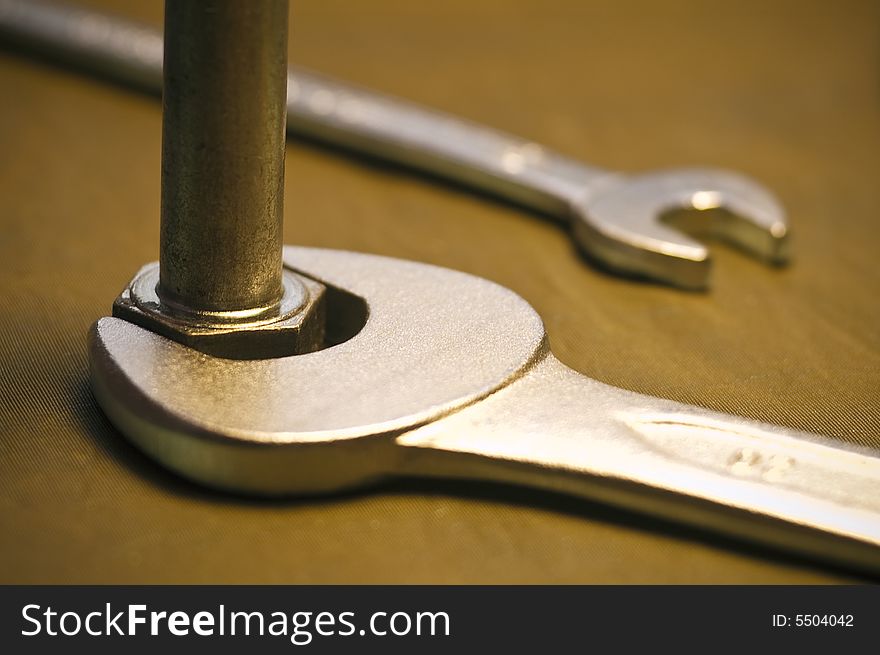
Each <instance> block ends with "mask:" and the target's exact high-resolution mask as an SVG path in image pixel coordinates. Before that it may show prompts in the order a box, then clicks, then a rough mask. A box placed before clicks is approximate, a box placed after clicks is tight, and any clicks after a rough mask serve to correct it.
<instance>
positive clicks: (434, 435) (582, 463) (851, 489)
mask: <svg viewBox="0 0 880 655" xmlns="http://www.w3.org/2000/svg"><path fill="white" fill-rule="evenodd" d="M499 417H500V418H499ZM398 443H399V444H400V445H401V446H403V447H404V450H405V451H407V450H409V452H408V453H407V454H406V456H405V457H404V460H403V461H404V463H403V465H402V469H403V471H402V472H403V473H405V474H409V473H417V474H419V475H434V476H441V477H452V478H467V479H478V480H486V479H491V480H495V481H499V482H506V483H515V484H522V485H527V486H532V487H537V488H543V489H549V490H552V491H557V492H564V493H567V494H571V495H575V496H580V497H584V498H588V499H591V500H596V501H600V502H603V503H608V504H612V505H617V506H621V507H625V508H627V509H631V510H634V511H636V512H639V513H648V514H651V515H653V516H659V517H665V518H667V519H670V520H672V521H675V522H679V523H685V524H690V525H693V526H696V527H698V528H700V529H703V530H707V531H710V532H715V533H722V534H728V535H732V536H734V537H738V538H744V539H746V540H748V541H752V542H758V543H762V544H766V545H770V546H772V547H776V548H782V549H784V550H786V551H794V552H800V553H803V554H806V555H809V556H811V557H814V558H819V559H822V560H826V561H833V562H835V563H839V564H845V565H848V566H854V567H858V568H861V569H867V570H870V571H872V572H880V457H878V455H877V453H876V452H874V451H865V450H860V449H857V448H854V447H853V448H847V447H845V446H843V445H842V444H840V443H839V442H836V441H833V440H831V439H828V438H826V437H820V436H818V435H812V434H808V433H800V432H796V431H793V430H789V429H786V428H781V427H779V426H774V425H765V424H761V423H757V422H754V421H750V420H747V419H743V418H739V417H736V416H729V415H725V414H720V413H715V412H711V411H708V410H702V409H699V408H696V407H689V406H687V405H682V404H678V403H674V402H672V401H668V400H662V399H658V398H651V397H648V396H643V395H640V394H636V393H633V392H629V391H625V390H622V389H618V388H615V387H610V386H608V385H605V384H602V383H600V382H597V381H595V380H591V379H590V378H587V377H585V376H583V375H581V374H579V373H577V372H575V371H573V370H571V369H569V368H568V367H566V366H564V365H563V364H561V363H560V362H559V361H558V360H556V359H555V358H554V357H553V356H552V355H548V356H547V357H545V358H544V359H543V360H542V361H540V362H538V363H537V364H536V365H535V366H534V368H533V369H531V371H529V372H528V373H526V374H525V375H524V376H523V377H522V378H520V379H519V380H517V381H515V382H513V383H511V384H510V385H509V386H507V387H505V388H503V389H501V390H500V391H498V392H496V393H494V394H492V395H491V396H489V397H488V398H486V399H484V400H483V401H481V402H480V403H477V404H476V405H473V406H472V407H469V408H466V409H464V410H461V411H459V412H456V413H454V414H451V415H449V416H447V417H446V418H443V419H441V420H439V421H436V422H435V423H432V424H429V425H426V426H424V427H421V428H418V429H416V430H413V431H412V432H410V433H408V434H404V435H402V436H401V437H399V438H398Z"/></svg>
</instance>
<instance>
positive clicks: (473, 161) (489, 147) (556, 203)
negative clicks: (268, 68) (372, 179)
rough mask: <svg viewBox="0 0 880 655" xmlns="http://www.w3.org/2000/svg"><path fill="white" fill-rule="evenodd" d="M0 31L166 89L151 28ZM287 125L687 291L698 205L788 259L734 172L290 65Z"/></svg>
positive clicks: (730, 230)
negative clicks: (552, 139) (620, 152)
mask: <svg viewBox="0 0 880 655" xmlns="http://www.w3.org/2000/svg"><path fill="white" fill-rule="evenodd" d="M0 36H2V37H3V38H4V39H5V40H7V41H12V42H16V43H18V44H20V45H24V46H27V47H31V48H36V49H37V50H38V51H39V52H40V53H42V54H45V55H49V56H52V57H55V58H57V59H60V60H61V61H62V62H64V63H73V64H77V65H79V66H82V67H85V68H87V69H90V70H94V71H97V72H99V73H102V74H104V75H107V76H110V77H112V78H113V79H115V80H118V81H122V82H125V83H127V84H132V85H135V86H137V87H140V88H143V89H145V90H148V91H151V92H160V91H161V85H162V70H161V69H162V35H161V33H160V32H159V31H157V30H154V29H152V28H149V27H146V26H143V25H139V24H136V23H132V22H130V21H127V20H124V19H121V18H116V17H111V16H107V15H104V14H101V13H98V12H95V11H91V10H87V9H80V8H74V7H69V6H63V5H54V4H49V3H45V2H41V1H40V0H0ZM287 126H288V130H289V131H290V132H292V133H299V134H303V135H306V136H308V137H310V138H317V139H319V140H322V141H326V142H330V143H332V144H335V145H340V146H343V147H345V148H348V149H351V150H354V151H357V152H361V153H367V154H370V155H373V156H377V157H380V158H382V159H385V160H389V161H392V162H396V163H400V164H404V165H406V166H410V167H413V168H416V169H419V170H422V171H427V172H430V173H432V174H436V175H439V176H442V177H444V178H448V179H451V180H454V181H457V182H460V183H463V184H465V185H467V186H469V187H473V188H476V189H479V190H482V191H487V192H490V193H492V194H494V195H496V196H500V197H502V198H505V199H508V200H511V201H514V202H516V203H518V204H520V205H524V206H526V207H529V208H532V209H535V210H538V211H539V212H541V213H543V214H547V215H551V216H555V217H558V218H560V219H561V220H563V221H565V222H566V223H567V224H568V225H569V226H570V228H571V233H572V235H573V237H574V239H575V241H576V242H577V244H578V246H579V247H580V248H581V249H582V250H583V251H584V252H585V253H586V254H587V255H589V256H590V257H591V258H593V259H594V260H596V261H598V262H599V263H601V264H602V265H603V266H604V267H606V268H608V269H610V270H613V271H618V272H621V273H624V274H630V275H637V276H644V277H648V278H652V279H656V280H660V281H663V282H666V283H669V284H672V285H675V286H679V287H683V288H689V289H702V288H706V287H707V286H708V284H709V273H710V257H709V251H708V249H707V248H706V247H705V246H704V245H702V244H701V243H699V242H697V241H695V240H694V239H692V238H691V237H689V236H687V235H686V234H684V233H682V232H681V231H679V230H678V229H675V228H674V227H673V226H672V225H671V224H669V223H667V222H666V221H665V220H664V218H666V217H667V216H671V215H674V214H677V213H680V212H683V211H689V212H693V211H697V212H704V213H705V216H701V217H700V218H701V219H705V220H706V223H707V226H708V228H709V230H710V231H711V232H712V233H714V234H716V235H717V236H719V237H721V238H723V239H725V240H727V241H729V242H731V243H733V244H735V245H737V246H739V247H740V248H742V249H743V250H745V251H747V252H750V253H752V254H754V255H756V256H758V257H760V258H762V259H763V260H765V261H767V262H770V263H775V264H779V263H784V262H785V261H786V259H787V257H788V238H787V237H788V227H787V223H786V218H785V212H784V211H783V209H782V207H781V206H780V204H779V202H778V201H777V200H776V198H775V197H774V196H773V195H772V194H771V193H769V192H768V191H767V190H766V189H764V188H763V187H761V186H760V185H758V184H756V183H755V182H753V181H752V180H750V179H748V178H746V177H744V176H741V175H738V174H736V173H732V172H729V171H723V170H715V169H704V168H693V169H673V170H667V171H658V172H650V173H643V174H637V175H623V174H617V173H611V172H607V171H603V170H600V169H598V168H593V167H591V166H587V165H584V164H582V163H580V162H578V161H575V160H573V159H569V158H567V157H564V156H562V155H558V154H555V153H553V152H551V151H549V150H548V149H546V148H544V147H542V146H540V145H539V144H537V143H534V142H531V141H528V140H524V139H520V138H518V137H514V136H510V135H507V134H504V133H502V132H499V131H496V130H493V129H491V128H486V127H482V126H479V125H476V124H473V123H470V122H468V121H464V120H461V119H458V118H454V117H451V116H446V115H443V114H440V113H437V112H433V111H430V110H427V109H423V108H420V107H418V106H415V105H412V104H408V103H405V102H402V101H400V100H396V99H392V98H389V97H386V96H382V95H379V94H376V93H373V92H370V91H366V90H364V89H358V88H356V87H353V86H348V85H345V84H342V83H340V82H337V81H334V80H331V79H329V78H327V77H323V76H320V75H316V74H314V73H310V72H307V71H302V70H297V69H293V68H291V69H290V72H289V75H288V101H287Z"/></svg>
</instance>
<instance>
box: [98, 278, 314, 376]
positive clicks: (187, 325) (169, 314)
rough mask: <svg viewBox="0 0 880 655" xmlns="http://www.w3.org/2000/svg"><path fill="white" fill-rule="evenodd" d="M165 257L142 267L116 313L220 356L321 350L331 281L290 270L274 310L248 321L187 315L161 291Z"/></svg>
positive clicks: (248, 356) (253, 356)
mask: <svg viewBox="0 0 880 655" xmlns="http://www.w3.org/2000/svg"><path fill="white" fill-rule="evenodd" d="M158 282H159V263H158V262H153V263H150V264H147V265H146V266H144V267H143V268H141V269H140V270H139V271H138V273H137V274H136V275H135V276H134V278H133V279H132V281H131V282H130V283H129V284H128V286H127V287H126V288H125V289H124V290H123V292H122V293H121V294H120V295H119V297H118V298H117V299H116V300H115V301H114V303H113V316H115V317H117V318H121V319H125V320H127V321H130V322H131V323H134V324H136V325H139V326H140V327H142V328H145V329H147V330H150V331H152V332H155V333H156V334H160V335H162V336H164V337H167V338H169V339H172V340H174V341H177V342H178V343H181V344H183V345H185V346H189V347H190V348H193V349H195V350H198V351H200V352H203V353H205V354H208V355H212V356H214V357H223V358H226V359H268V358H273V357H284V356H288V355H300V354H303V353H308V352H314V351H316V350H320V349H321V348H322V347H323V345H324V335H325V320H326V287H325V286H324V285H323V284H321V283H320V282H317V281H315V280H312V279H310V278H307V277H304V276H302V275H299V274H298V273H294V272H293V271H291V270H288V269H285V270H284V278H283V283H284V297H283V298H282V301H281V305H280V308H279V309H278V311H276V312H275V313H274V315H271V316H267V317H261V318H259V319H256V320H250V321H247V322H241V321H239V322H232V321H228V320H223V316H222V315H221V314H207V313H202V314H199V313H192V314H187V315H182V314H181V313H180V312H179V311H176V310H175V309H174V308H171V307H169V306H168V305H167V304H165V303H163V302H162V301H161V299H160V298H159V295H158V294H157V292H156V287H157V285H158Z"/></svg>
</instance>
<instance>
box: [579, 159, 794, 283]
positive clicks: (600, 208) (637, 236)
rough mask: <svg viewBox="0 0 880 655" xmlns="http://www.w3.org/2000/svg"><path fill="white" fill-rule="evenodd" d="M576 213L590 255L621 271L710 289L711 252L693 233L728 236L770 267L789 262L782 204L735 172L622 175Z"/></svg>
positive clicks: (581, 242) (581, 241)
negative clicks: (692, 236) (693, 236)
mask: <svg viewBox="0 0 880 655" xmlns="http://www.w3.org/2000/svg"><path fill="white" fill-rule="evenodd" d="M573 214H574V216H573V226H572V227H573V233H574V237H575V240H576V241H577V243H578V245H579V246H580V248H581V249H582V250H583V251H584V252H585V254H587V255H588V256H589V257H591V258H592V259H594V260H596V261H598V262H599V263H601V264H603V265H605V266H607V267H608V268H610V269H611V270H613V271H615V272H617V273H623V274H629V275H634V276H640V277H648V278H651V279H655V280H659V281H661V282H665V283H667V284H670V285H673V286H676V287H680V288H683V289H689V290H704V289H706V288H708V286H709V282H710V273H711V257H710V254H709V250H708V249H707V248H706V247H705V246H704V245H702V244H701V243H699V242H698V241H696V240H694V239H693V238H691V236H690V235H697V236H702V237H710V238H718V239H721V240H723V241H726V242H728V243H730V244H732V245H734V246H736V247H738V248H740V249H741V250H743V251H745V252H747V253H749V254H751V255H753V256H755V257H757V258H759V259H761V260H762V261H764V262H766V263H768V264H775V265H781V264H784V263H785V262H786V261H787V259H788V226H787V223H786V219H785V212H784V210H783V209H782V207H781V205H780V204H779V202H778V201H777V200H776V198H775V197H773V195H772V194H770V193H769V192H767V191H766V190H765V189H764V188H763V187H761V186H760V185H758V184H756V183H755V182H754V181H752V180H750V179H748V178H746V177H744V176H741V175H738V174H736V173H732V172H729V171H723V170H711V169H683V170H671V171H666V172H659V173H649V174H644V175H637V176H632V177H622V178H615V179H614V180H613V181H612V182H611V183H609V184H605V185H603V186H601V187H599V188H598V189H597V190H596V192H595V193H592V194H590V195H589V196H587V197H586V198H585V199H584V200H582V201H581V202H578V203H575V205H574V207H573ZM685 232H687V233H688V234H685Z"/></svg>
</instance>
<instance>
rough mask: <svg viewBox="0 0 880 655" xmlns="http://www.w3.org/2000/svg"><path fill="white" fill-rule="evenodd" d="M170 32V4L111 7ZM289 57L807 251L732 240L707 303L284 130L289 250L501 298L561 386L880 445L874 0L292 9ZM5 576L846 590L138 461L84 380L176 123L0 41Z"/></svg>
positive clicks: (643, 534)
mask: <svg viewBox="0 0 880 655" xmlns="http://www.w3.org/2000/svg"><path fill="white" fill-rule="evenodd" d="M90 4H96V5H103V6H105V7H108V8H113V9H115V10H116V11H119V12H123V13H125V14H127V15H130V16H132V17H136V18H140V19H143V20H147V21H150V22H153V23H156V24H159V23H160V22H161V12H162V7H161V3H157V2H130V3H117V4H118V5H119V6H118V7H113V4H114V3H112V2H110V1H109V0H107V1H105V2H92V3H90ZM293 4H294V6H293V8H292V12H291V21H292V23H291V24H292V32H291V39H292V40H291V52H290V56H291V60H292V61H294V62H296V63H298V64H302V65H306V66H309V67H312V68H314V69H317V70H320V71H323V72H326V73H329V74H333V75H336V76H338V77H341V78H343V79H346V80H349V81H351V82H355V83H358V84H362V85H366V86H372V87H375V88H376V89H380V90H382V91H385V92H387V93H392V94H396V95H400V96H403V97H407V98H409V99H412V100H415V101H418V102H421V103H425V104H428V105H433V106H436V107H438V108H440V109H444V110H447V111H450V112H454V113H457V114H460V115H463V116H466V117H469V118H471V119H475V120H477V121H481V122H485V123H489V124H491V125H494V126H496V127H499V128H503V129H505V130H508V131H511V132H514V133H517V134H521V135H523V136H528V137H531V138H534V139H536V140H537V141H539V142H542V143H544V144H546V145H548V146H550V147H552V148H555V149H558V150H560V151H562V152H563V153H565V154H568V155H571V156H574V157H579V158H582V159H584V160H587V161H591V162H595V163H598V164H601V165H604V166H609V167H613V168H619V169H621V170H633V171H635V170H641V169H650V168H656V167H668V166H677V165H689V164H708V165H717V166H723V167H728V168H733V169H740V170H742V171H744V172H747V173H749V174H750V175H753V176H754V177H756V178H757V179H759V180H762V181H763V182H765V183H766V184H767V185H768V186H769V187H770V188H772V189H774V190H776V191H777V192H778V194H779V195H780V196H781V198H782V200H783V202H784V203H785V205H786V206H787V208H788V211H789V212H790V215H791V221H792V224H793V228H794V237H795V243H794V246H795V255H796V261H795V262H794V264H793V265H792V266H791V267H790V268H788V269H787V270H781V271H780V270H772V269H768V268H765V267H763V266H762V265H760V264H758V263H756V262H755V261H753V260H751V259H748V258H746V257H744V256H742V255H740V254H738V253H736V252H732V251H731V250H728V249H726V248H717V249H716V250H715V257H716V268H715V273H716V274H715V282H714V289H713V291H712V292H711V293H709V294H688V293H682V292H677V291H674V290H671V289H667V288H664V287H660V286H654V285H649V284H636V283H633V282H629V281H625V280H620V279H615V278H612V277H609V276H607V275H605V274H603V273H601V272H598V271H596V270H594V269H592V268H590V267H588V266H586V265H585V264H584V263H583V262H582V261H581V260H580V259H579V258H578V257H577V256H576V254H575V253H574V252H573V249H572V246H571V245H570V244H569V242H568V241H567V239H566V237H565V235H564V233H563V231H562V230H561V229H559V228H558V227H557V226H556V225H553V224H552V223H550V222H546V221H542V220H540V219H538V218H536V217H534V216H530V215H529V214H527V213H524V212H522V211H519V210H517V209H514V208H510V207H506V206H504V205H502V204H498V203H494V202H491V201H488V200H486V199H484V198H481V197H478V196H474V195H471V194H468V193H466V192H462V191H461V190H458V189H455V188H452V187H443V186H436V185H434V184H433V183H430V182H429V181H426V180H424V179H422V178H420V177H418V176H413V175H408V174H401V173H400V172H399V171H395V170H394V169H388V168H384V167H381V166H377V165H372V164H366V163H364V162H361V161H358V160H356V159H352V158H346V157H341V156H339V154H338V153H334V152H332V151H329V150H326V149H320V148H316V147H314V146H311V145H306V144H304V143H301V142H292V143H290V145H289V147H288V152H287V183H286V206H287V212H286V241H287V242H290V243H300V244H304V245H313V246H326V247H333V248H343V249H351V250H358V251H365V252H373V253H379V254H383V255H391V256H394V257H402V258H408V259H415V260H420V261H425V262H431V263H435V264H440V265H444V266H448V267H451V268H455V269H459V270H463V271H467V272H470V273H474V274H476V275H480V276H483V277H486V278H489V279H492V280H495V281H497V282H499V283H501V284H503V285H505V286H507V287H510V288H512V289H514V290H515V291H517V292H518V293H520V294H521V295H523V296H524V297H525V298H526V299H527V300H529V301H530V302H531V303H532V304H533V305H534V306H535V307H536V308H537V309H538V311H539V312H540V313H541V315H542V316H543V317H544V320H545V322H546V324H547V329H548V331H549V334H550V338H551V343H552V344H553V347H554V350H555V351H556V353H557V354H558V355H559V357H560V358H561V359H562V360H563V361H564V362H565V363H567V364H569V365H570V366H573V367H574V368H576V369H578V370H580V371H582V372H584V373H586V374H587V375H590V376H593V377H595V378H598V379H600V380H603V381H605V382H609V383H612V384H615V385H619V386H622V387H625V388H628V389H633V390H636V391H641V392H645V393H649V394H654V395H660V396H665V397H668V398H673V399H676V400H680V401H684V402H688V403H693V404H698V405H702V406H705V407H710V408H712V409H716V410H723V411H727V412H732V413H736V414H740V415H743V416H748V417H752V418H756V419H761V420H764V421H772V422H775V423H779V424H782V425H786V426H790V427H792V428H799V429H803V430H811V431H815V432H820V433H824V434H828V435H831V436H833V437H836V438H838V439H842V440H846V441H850V442H855V443H861V444H869V445H875V446H880V402H878V401H880V302H878V289H880V286H878V282H880V279H878V278H880V275H878V264H877V258H878V253H880V244H878V234H880V230H878V211H880V202H878V200H880V198H878V195H880V194H878V172H880V120H878V119H880V97H878V92H880V85H878V80H880V78H878V69H880V47H878V46H880V38H878V37H880V3H877V2H870V1H867V0H866V1H863V2H858V1H845V2H842V1H839V2H833V3H825V2H796V1H789V2H781V1H777V0H774V1H771V2H759V1H757V0H755V1H752V2H704V1H702V0H692V1H689V2H686V1H681V0H679V1H673V2H652V1H645V2H634V1H623V2H577V1H571V2H563V1H561V0H557V1H552V2H551V1H547V0H534V1H529V2H510V1H502V0H497V1H494V2H493V1H490V0H456V1H455V2H442V3H441V2H430V3H418V2H408V1H403V0H401V1H399V2H391V1H382V2H379V1H378V0H377V1H376V2H370V3H352V2H343V1H341V0H332V1H328V0H321V1H320V2H319V1H317V0H311V1H309V2H305V1H302V2H294V3H293ZM0 89H2V93H0V358H2V365H0V366H2V368H0V582H129V583H136V582H768V583H775V582H834V581H843V580H850V579H852V578H851V577H850V576H848V575H847V574H845V573H843V572H840V571H833V570H829V569H823V568H820V567H817V566H815V565H813V564H810V563H808V562H802V561H796V560H792V559H790V558H788V557H786V556H784V555H776V554H772V553H768V552H765V551H763V550H760V549H755V548H749V547H743V546H740V545H737V544H735V543H733V542H730V541H726V540H720V539H715V538H711V537H708V536H706V535H703V534H700V533H699V532H697V531H692V530H683V529H679V528H675V527H670V526H668V525H666V524H663V523H660V522H656V521H652V520H648V519H642V518H639V517H634V516H630V515H624V514H621V513H620V512H617V511H614V510H609V509H605V508H602V507H598V506H594V505H591V504H589V503H584V502H580V501H574V500H570V499H566V498H560V497H556V496H552V495H549V494H534V493H532V492H529V491H521V490H514V489H507V488H499V487H490V486H482V485H456V484H452V483H449V484H424V483H417V482H403V483H395V484H391V485H388V486H385V487H382V488H380V489H377V490H372V491H369V492H365V493H362V494H351V495H344V496H339V497H331V498H324V499H317V500H315V499H312V500H289V501H275V502H261V501H253V500H242V499H240V498H236V497H233V496H228V495H222V494H216V493H211V492H208V491H204V490H202V489H200V488H197V487H195V486H193V485H190V484H188V483H186V482H183V481H181V480H178V479H177V478H176V477H173V476H172V475H170V474H168V473H165V472H164V471H163V470H161V469H160V468H159V467H158V466H156V465H154V464H153V463H152V462H151V461H150V460H147V459H146V458H145V457H143V456H141V455H140V454H139V453H138V452H137V451H135V450H134V449H133V448H132V447H130V446H129V445H128V444H127V443H126V442H124V441H123V440H122V439H121V437H120V436H119V434H118V433H117V432H116V431H115V430H114V429H113V428H112V427H111V426H110V425H109V423H108V422H107V421H106V419H105V418H104V417H103V415H102V414H101V413H100V411H99V410H98V409H97V407H96V405H95V402H94V400H93V399H92V397H91V395H90V392H89V390H88V385H87V380H86V368H87V361H86V356H85V339H86V333H87V330H88V327H89V325H90V324H91V323H92V322H93V321H95V320H96V319H97V318H98V317H100V316H102V315H105V314H107V313H108V312H109V310H110V304H111V302H112V300H113V298H114V297H115V295H116V294H117V293H118V292H119V290H120V289H121V288H122V286H123V285H124V284H125V283H126V282H127V281H128V279H129V278H130V276H131V275H132V274H133V272H134V271H135V270H136V269H137V268H138V267H139V266H140V265H141V263H143V262H146V261H148V260H153V259H155V258H156V257H157V253H158V228H159V224H158V213H159V154H160V153H159V148H160V145H159V144H160V123H161V115H160V107H159V104H158V103H157V102H156V101H155V100H154V99H151V98H147V97H142V96H139V95H136V94H131V93H129V92H127V91H125V90H121V89H119V88H114V87H112V86H107V85H105V84H103V83H100V82H96V81H93V80H91V79H87V78H84V77H80V76H78V75H76V74H72V73H69V72H63V71H60V70H57V69H55V68H52V67H50V66H48V65H45V64H39V63H34V62H32V61H29V60H27V59H25V58H23V57H20V56H18V55H13V54H10V53H8V52H0Z"/></svg>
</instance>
